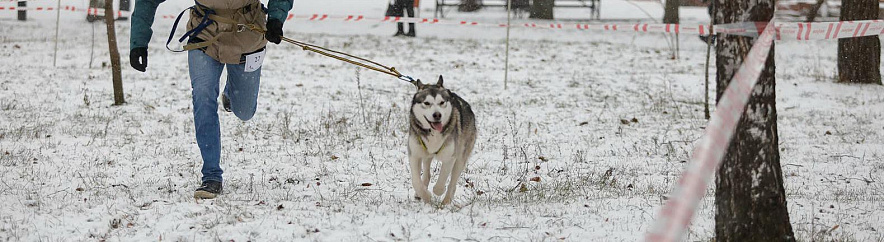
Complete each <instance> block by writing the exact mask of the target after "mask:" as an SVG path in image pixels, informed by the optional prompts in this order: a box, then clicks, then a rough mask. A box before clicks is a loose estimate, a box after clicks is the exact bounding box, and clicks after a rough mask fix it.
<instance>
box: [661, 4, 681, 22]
mask: <svg viewBox="0 0 884 242" xmlns="http://www.w3.org/2000/svg"><path fill="white" fill-rule="evenodd" d="M678 5H679V0H666V7H665V8H664V12H663V23H664V24H677V23H678Z"/></svg>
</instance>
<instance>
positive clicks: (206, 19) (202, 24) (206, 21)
mask: <svg viewBox="0 0 884 242" xmlns="http://www.w3.org/2000/svg"><path fill="white" fill-rule="evenodd" d="M194 2H195V3H196V5H194V6H191V7H189V8H186V9H184V11H181V13H180V14H178V17H177V18H175V23H173V24H172V31H171V32H170V33H169V39H167V40H166V49H167V50H170V51H172V52H184V50H172V49H171V48H169V43H172V38H174V36H175V31H176V30H178V22H179V21H181V17H182V16H184V13H185V12H187V10H191V11H198V12H199V10H202V11H203V13H202V15H203V16H202V17H203V18H202V19H201V20H200V23H199V25H197V26H196V28H193V29H191V30H190V31H187V33H184V35H183V36H181V38H179V39H178V43H181V42H184V40H185V39H189V38H191V37H196V36H197V35H199V34H200V32H203V30H204V29H206V27H208V26H209V25H210V24H212V23H214V22H215V21H214V20H212V19H210V18H209V14H214V13H215V11H214V10H212V9H210V8H208V7H206V6H204V5H202V4H200V3H199V2H197V1H194ZM197 8H199V10H198V9H197Z"/></svg>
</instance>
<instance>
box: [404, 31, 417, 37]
mask: <svg viewBox="0 0 884 242" xmlns="http://www.w3.org/2000/svg"><path fill="white" fill-rule="evenodd" d="M405 36H406V37H415V36H417V34H415V33H414V30H411V32H408V33H407V34H405Z"/></svg>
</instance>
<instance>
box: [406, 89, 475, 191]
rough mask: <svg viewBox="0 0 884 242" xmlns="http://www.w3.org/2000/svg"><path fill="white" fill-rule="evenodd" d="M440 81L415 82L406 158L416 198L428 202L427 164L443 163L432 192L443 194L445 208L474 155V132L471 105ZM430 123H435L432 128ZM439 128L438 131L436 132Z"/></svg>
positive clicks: (428, 181)
mask: <svg viewBox="0 0 884 242" xmlns="http://www.w3.org/2000/svg"><path fill="white" fill-rule="evenodd" d="M442 82H443V80H442V76H439V81H438V82H437V83H436V84H435V85H430V84H423V83H421V81H420V80H418V81H417V82H416V83H415V85H416V86H417V93H415V94H414V97H413V98H412V101H411V110H410V112H409V113H410V115H409V119H410V120H409V122H408V123H409V124H410V127H409V129H408V134H409V135H408V157H409V167H410V170H411V179H412V181H411V183H412V186H413V187H414V191H415V197H417V198H420V199H421V200H423V201H424V202H427V203H429V202H430V194H429V191H428V190H427V189H428V186H429V184H430V164H431V162H432V161H433V158H436V159H438V160H439V161H440V162H442V167H441V172H440V173H439V179H438V180H437V181H436V184H435V185H434V187H433V193H435V194H436V195H442V192H443V191H444V192H446V193H445V197H444V198H443V199H442V204H443V205H445V204H449V203H451V200H452V199H453V197H454V192H455V191H456V190H457V181H458V180H459V179H460V176H461V174H462V173H463V171H464V169H465V168H466V164H467V160H468V159H469V158H470V155H471V154H472V152H473V146H474V145H475V143H476V134H477V132H476V118H475V115H474V114H473V110H472V108H470V104H469V103H467V102H466V101H465V100H463V98H461V97H460V96H458V95H457V94H454V93H453V92H451V91H449V90H448V89H446V88H445V87H443V86H442ZM429 101H434V102H435V103H430V102H429ZM428 103H429V105H428ZM440 103H441V104H440ZM446 104H447V105H446ZM427 114H430V116H427ZM436 115H439V120H433V119H435V118H436ZM431 120H433V122H430V121H431ZM433 123H438V124H437V126H435V128H434V125H433ZM439 126H441V131H440V130H437V129H438V127H439ZM421 141H423V145H422V143H421ZM421 173H423V174H421ZM449 176H450V178H451V180H450V182H449V180H448V178H449ZM446 183H447V184H448V188H447V190H446V189H445V185H446Z"/></svg>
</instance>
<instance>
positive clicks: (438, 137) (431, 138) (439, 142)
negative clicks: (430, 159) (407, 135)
mask: <svg viewBox="0 0 884 242" xmlns="http://www.w3.org/2000/svg"><path fill="white" fill-rule="evenodd" d="M420 138H421V139H423V141H424V145H426V146H427V147H426V148H427V153H431V154H434V153H435V154H438V153H439V152H441V151H442V150H441V149H442V148H445V147H443V146H444V145H445V139H446V138H447V137H445V136H444V135H442V134H441V133H439V132H438V131H435V130H433V131H432V132H430V135H428V136H425V137H420Z"/></svg>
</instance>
